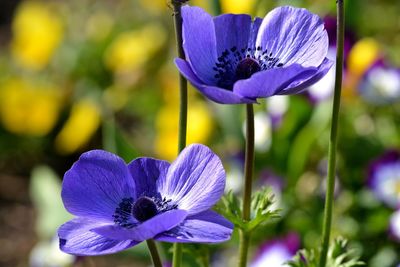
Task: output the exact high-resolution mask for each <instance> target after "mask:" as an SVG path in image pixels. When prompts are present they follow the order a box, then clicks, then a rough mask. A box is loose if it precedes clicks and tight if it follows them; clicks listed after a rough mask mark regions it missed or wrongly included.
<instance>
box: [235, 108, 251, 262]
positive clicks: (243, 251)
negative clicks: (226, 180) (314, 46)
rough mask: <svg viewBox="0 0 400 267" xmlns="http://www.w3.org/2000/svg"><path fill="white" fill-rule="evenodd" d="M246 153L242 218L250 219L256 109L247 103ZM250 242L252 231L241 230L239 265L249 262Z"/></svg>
mask: <svg viewBox="0 0 400 267" xmlns="http://www.w3.org/2000/svg"><path fill="white" fill-rule="evenodd" d="M246 114H247V118H246V155H245V162H244V190H243V206H242V212H243V213H242V219H243V220H244V221H250V212H251V211H250V204H251V189H252V182H253V171H254V109H253V104H247V105H246ZM249 243H250V233H246V232H245V231H243V230H241V231H240V245H239V250H240V252H239V253H240V254H239V265H238V266H239V267H245V266H246V264H247V252H248V249H249Z"/></svg>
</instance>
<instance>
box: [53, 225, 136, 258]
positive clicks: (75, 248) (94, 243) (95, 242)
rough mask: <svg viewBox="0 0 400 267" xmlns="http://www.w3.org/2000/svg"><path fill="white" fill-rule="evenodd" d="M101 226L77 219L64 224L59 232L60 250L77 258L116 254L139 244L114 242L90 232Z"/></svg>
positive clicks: (126, 241) (127, 241) (128, 241)
mask: <svg viewBox="0 0 400 267" xmlns="http://www.w3.org/2000/svg"><path fill="white" fill-rule="evenodd" d="M101 225H102V224H101V223H98V222H96V221H94V220H90V219H86V218H75V219H73V220H71V221H69V222H67V223H65V224H63V225H62V226H61V227H60V229H59V230H58V235H59V238H60V249H61V250H62V251H64V252H66V253H69V254H73V255H77V256H89V255H103V254H111V253H116V252H118V251H121V250H124V249H127V248H129V247H132V246H134V245H136V244H138V242H135V241H132V240H124V241H118V240H112V239H109V238H106V237H104V236H101V235H99V234H96V233H94V232H91V231H90V229H92V228H94V227H99V226H101Z"/></svg>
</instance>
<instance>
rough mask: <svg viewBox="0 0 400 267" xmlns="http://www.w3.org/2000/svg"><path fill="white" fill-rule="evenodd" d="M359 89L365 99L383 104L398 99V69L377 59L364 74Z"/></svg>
mask: <svg viewBox="0 0 400 267" xmlns="http://www.w3.org/2000/svg"><path fill="white" fill-rule="evenodd" d="M359 91H360V95H361V97H363V99H364V100H365V101H367V102H368V103H371V104H375V105H385V104H389V103H393V102H396V101H399V100H400V69H399V68H394V67H390V66H387V64H385V62H383V60H378V61H377V62H376V63H375V64H373V65H372V66H371V67H370V68H369V69H368V71H367V72H366V73H365V74H364V76H363V78H362V80H361V82H360V85H359Z"/></svg>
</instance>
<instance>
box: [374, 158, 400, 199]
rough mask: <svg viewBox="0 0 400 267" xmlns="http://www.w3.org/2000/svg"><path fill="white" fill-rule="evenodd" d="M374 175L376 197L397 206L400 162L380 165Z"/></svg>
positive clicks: (399, 187) (399, 185)
mask: <svg viewBox="0 0 400 267" xmlns="http://www.w3.org/2000/svg"><path fill="white" fill-rule="evenodd" d="M374 176H375V177H374V184H373V187H374V191H375V193H376V195H377V197H378V198H379V199H381V200H383V201H384V202H386V203H387V204H388V205H390V206H392V207H397V206H398V205H399V203H400V162H393V163H390V164H387V165H383V166H381V167H380V168H379V169H377V170H376V172H375V175H374Z"/></svg>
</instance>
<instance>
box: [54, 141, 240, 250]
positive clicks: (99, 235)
mask: <svg viewBox="0 0 400 267" xmlns="http://www.w3.org/2000/svg"><path fill="white" fill-rule="evenodd" d="M224 187H225V171H224V168H223V166H222V164H221V161H220V159H219V158H218V156H216V155H215V154H214V153H213V152H212V151H211V150H210V149H209V148H207V147H206V146H203V145H199V144H196V145H191V146H188V147H187V148H186V149H185V150H183V151H182V153H181V154H180V155H179V156H178V158H177V159H176V160H175V161H174V162H173V163H172V164H170V163H168V162H166V161H162V160H157V159H153V158H138V159H135V160H133V161H132V162H131V163H129V164H128V165H127V164H126V163H125V162H124V161H123V160H122V159H121V158H119V157H118V156H116V155H114V154H111V153H109V152H106V151H102V150H94V151H90V152H87V153H84V154H83V155H82V156H81V157H80V158H79V160H78V161H77V162H76V163H75V164H74V165H73V166H72V168H71V169H70V170H69V171H67V172H66V174H65V176H64V181H63V188H62V194H61V195H62V199H63V202H64V205H65V208H66V209H67V210H68V211H69V212H70V213H72V214H73V215H75V216H77V217H76V218H74V219H73V220H71V221H69V222H67V223H65V224H64V225H62V226H61V227H60V229H59V230H58V235H59V238H60V247H61V250H63V251H64V252H67V253H70V254H75V255H100V254H109V253H115V252H118V251H121V250H124V249H127V248H129V247H132V246H134V245H136V244H138V243H140V242H142V241H144V240H147V239H151V238H154V239H156V240H159V241H166V242H183V243H184V242H199V243H203V242H204V243H217V242H223V241H226V240H228V239H229V238H230V236H231V233H232V228H233V225H232V224H231V223H230V222H229V221H227V220H226V219H224V218H223V217H222V216H220V215H219V214H217V213H215V212H213V211H211V210H210V208H211V207H212V206H213V205H214V204H215V203H216V202H217V201H218V200H219V199H220V197H221V196H222V194H223V192H224Z"/></svg>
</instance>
